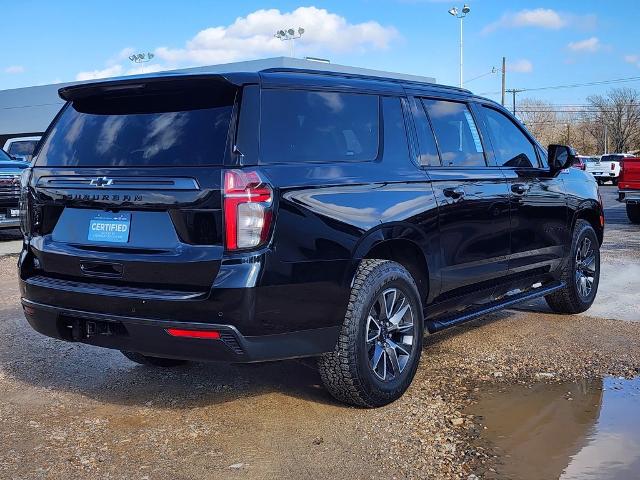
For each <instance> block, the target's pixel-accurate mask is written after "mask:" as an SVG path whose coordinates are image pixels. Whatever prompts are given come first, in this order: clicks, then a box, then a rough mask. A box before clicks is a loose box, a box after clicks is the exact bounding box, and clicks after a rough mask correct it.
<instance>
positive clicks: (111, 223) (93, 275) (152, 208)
mask: <svg viewBox="0 0 640 480" xmlns="http://www.w3.org/2000/svg"><path fill="white" fill-rule="evenodd" d="M237 92H238V87H237V86H236V85H234V84H232V83H231V82H229V81H227V80H226V79H225V78H224V77H222V76H198V77H188V76H185V77H159V78H151V79H144V80H141V79H132V80H125V81H116V82H103V83H99V84H91V85H84V86H83V85H81V86H75V87H68V88H66V89H62V90H61V92H60V93H61V96H62V97H63V98H65V99H66V100H68V103H67V104H66V106H65V107H64V108H63V110H62V111H61V113H60V114H59V115H58V117H57V118H56V120H55V122H54V124H53V125H52V127H51V128H50V131H49V132H48V134H47V136H46V138H45V139H44V140H43V142H42V146H41V148H40V150H39V152H37V158H36V162H35V166H34V168H33V171H32V176H31V180H30V182H29V190H28V192H29V193H28V197H29V199H28V205H27V206H28V219H29V221H28V222H27V223H26V227H25V228H26V229H27V230H29V231H28V232H26V233H27V234H28V235H30V236H31V241H30V245H31V251H32V253H33V254H34V255H35V257H36V258H37V261H36V262H35V267H36V268H35V269H34V270H33V272H32V274H33V275H32V276H34V277H37V280H38V281H40V282H54V283H55V284H56V285H58V287H57V288H64V286H65V285H67V287H68V284H69V283H71V284H74V285H76V286H77V285H78V284H79V282H81V283H82V285H85V286H88V287H87V288H89V289H90V290H91V288H92V285H93V286H96V285H100V286H105V287H109V289H110V290H111V291H112V292H116V291H117V289H116V290H114V288H113V287H118V286H122V287H126V288H127V289H130V290H131V291H132V292H135V291H136V289H139V290H140V291H145V292H147V295H150V294H151V293H153V295H156V296H160V298H162V292H166V293H167V298H174V297H176V296H177V297H178V298H180V292H184V298H196V297H198V296H199V295H202V296H205V295H206V294H207V293H208V292H209V290H210V288H211V285H212V283H213V280H214V279H215V277H216V274H217V272H218V270H219V267H220V261H221V258H222V254H223V248H224V247H223V231H222V228H223V227H222V198H221V181H222V173H221V171H222V168H223V165H224V164H225V161H226V159H227V158H228V156H229V154H230V141H229V134H230V130H231V128H230V126H231V124H232V118H234V111H235V102H236V97H237ZM23 275H24V274H23ZM65 282H66V283H65ZM52 286H54V285H52ZM94 291H95V288H94ZM149 292H151V293H149ZM154 292H155V293H154Z"/></svg>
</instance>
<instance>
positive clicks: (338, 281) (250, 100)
mask: <svg viewBox="0 0 640 480" xmlns="http://www.w3.org/2000/svg"><path fill="white" fill-rule="evenodd" d="M59 93H60V96H61V97H62V98H63V99H64V100H66V105H65V106H64V107H63V108H62V110H61V112H60V113H59V114H58V116H57V117H56V118H55V120H54V121H53V123H52V125H51V126H50V127H49V129H48V131H47V132H46V134H45V137H44V138H43V140H42V142H41V143H40V145H39V148H38V151H36V154H35V161H34V163H33V167H32V168H31V169H30V173H29V174H25V175H23V177H22V179H23V180H22V185H21V210H22V212H21V213H22V228H23V233H24V248H23V250H22V253H21V255H20V257H19V282H20V291H21V295H22V305H23V308H24V313H25V316H26V318H27V320H28V322H29V323H30V324H31V326H32V327H33V328H35V329H36V330H37V331H39V332H41V333H43V334H45V335H48V336H51V337H54V338H58V339H63V340H67V341H75V342H84V343H87V344H91V345H98V346H102V347H107V348H114V349H118V350H121V351H122V352H123V353H124V355H125V356H127V357H128V358H130V359H131V360H133V361H135V362H139V363H143V364H148V365H159V366H171V365H176V364H178V363H180V362H183V361H186V360H196V361H200V360H218V361H226V362H259V361H266V360H277V359H287V358H295V357H318V366H319V371H320V374H321V377H322V380H323V381H324V384H325V385H326V387H327V389H328V390H329V391H330V392H331V394H332V395H334V396H335V397H336V398H337V399H339V400H342V401H344V402H347V403H350V404H354V405H359V406H365V407H374V406H380V405H384V404H386V403H389V402H391V401H393V400H395V399H397V398H398V397H399V396H401V395H402V393H403V392H404V391H405V390H406V389H407V387H408V386H409V384H410V382H411V380H412V379H413V377H414V374H415V372H416V369H417V367H418V362H419V359H420V354H421V353H422V342H423V336H424V335H425V334H426V333H429V334H431V333H435V332H438V331H440V330H442V329H444V328H447V327H450V326H453V325H457V324H459V323H461V322H464V321H467V320H471V319H474V318H477V317H479V316H481V315H483V314H486V313H490V312H493V311H496V310H498V309H502V308H505V307H509V306H511V305H514V304H517V303H519V302H522V301H526V300H530V299H533V298H536V297H544V298H546V300H547V303H548V304H549V306H550V307H551V308H552V309H553V310H554V311H556V312H559V313H566V314H570V313H579V312H582V311H585V310H586V309H588V308H589V307H590V305H591V304H592V302H593V300H594V297H595V295H596V291H597V288H598V280H599V270H600V254H599V250H600V245H601V243H602V238H603V230H604V217H603V210H602V205H601V202H600V198H599V195H598V189H597V185H596V182H595V180H594V179H593V177H591V176H590V175H588V174H586V173H584V172H582V171H579V170H577V169H575V168H567V167H569V166H570V165H571V164H572V162H573V160H574V153H573V151H572V150H571V149H570V148H569V147H565V146H560V145H552V146H550V147H549V149H548V151H545V150H543V149H542V148H541V147H540V145H539V144H538V143H537V142H536V141H535V140H534V138H533V137H532V136H531V135H530V134H529V133H528V132H527V131H526V130H525V129H524V128H523V127H522V125H521V124H520V123H519V122H518V121H517V120H516V119H515V118H514V117H513V116H511V115H510V114H509V113H508V112H507V111H506V110H505V109H504V108H502V107H501V106H500V105H498V104H496V103H494V102H492V101H490V100H487V99H484V98H480V97H477V96H474V95H473V94H471V93H470V92H469V91H466V90H462V89H458V88H452V87H447V86H442V85H436V84H428V83H420V82H412V81H403V80H399V79H393V78H382V77H369V76H359V75H347V74H339V73H330V72H320V71H311V70H296V69H269V70H264V71H260V72H254V73H228V74H197V75H194V74H154V75H149V76H140V77H130V78H126V79H116V80H108V81H100V82H94V83H87V84H78V85H73V86H68V87H64V88H62V89H61V90H60V92H59Z"/></svg>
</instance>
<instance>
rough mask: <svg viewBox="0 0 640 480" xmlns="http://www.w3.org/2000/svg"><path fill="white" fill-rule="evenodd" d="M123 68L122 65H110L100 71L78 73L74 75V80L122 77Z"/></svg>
mask: <svg viewBox="0 0 640 480" xmlns="http://www.w3.org/2000/svg"><path fill="white" fill-rule="evenodd" d="M123 71H124V68H122V65H112V66H110V67H107V68H103V69H102V70H90V71H87V72H79V73H78V74H77V75H76V80H81V81H82V80H95V79H96V78H107V77H117V76H118V75H122V72H123Z"/></svg>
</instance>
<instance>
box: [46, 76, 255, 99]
mask: <svg viewBox="0 0 640 480" xmlns="http://www.w3.org/2000/svg"><path fill="white" fill-rule="evenodd" d="M212 82H213V83H216V82H217V83H219V84H220V85H219V86H220V87H222V88H230V89H234V90H235V89H237V88H238V87H239V86H241V85H244V84H248V83H258V82H259V78H258V76H257V74H255V73H242V72H237V73H236V72H234V73H225V74H212V73H207V74H190V75H188V74H172V73H162V74H159V75H155V76H148V75H139V76H132V77H124V78H116V79H109V80H102V81H98V82H91V83H81V84H75V85H68V86H66V87H62V88H60V89H59V90H58V95H60V98H62V99H63V100H66V101H72V100H79V99H83V98H88V97H94V96H103V95H109V94H118V93H125V92H126V93H134V94H135V93H145V92H153V91H157V90H164V89H173V88H184V87H185V86H188V85H189V84H192V85H193V86H204V84H211V83H212Z"/></svg>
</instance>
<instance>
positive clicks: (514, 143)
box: [482, 107, 538, 167]
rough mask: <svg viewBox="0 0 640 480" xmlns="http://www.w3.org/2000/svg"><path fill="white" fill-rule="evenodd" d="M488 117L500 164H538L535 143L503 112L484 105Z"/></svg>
mask: <svg viewBox="0 0 640 480" xmlns="http://www.w3.org/2000/svg"><path fill="white" fill-rule="evenodd" d="M482 109H483V110H484V113H485V116H486V118H487V126H488V127H489V130H490V131H491V138H492V139H493V150H494V153H495V156H496V162H498V165H504V166H505V167H533V166H534V165H535V166H538V158H537V157H536V151H535V149H534V147H533V143H531V142H530V141H529V139H528V138H527V137H526V135H525V134H524V133H523V132H522V130H520V128H518V127H517V126H516V124H515V123H513V121H512V120H511V119H510V118H508V117H507V116H506V115H504V114H503V113H500V112H498V111H497V110H494V109H492V108H487V107H482Z"/></svg>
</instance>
